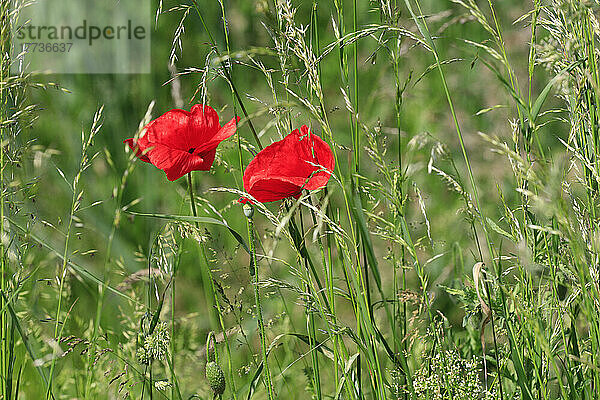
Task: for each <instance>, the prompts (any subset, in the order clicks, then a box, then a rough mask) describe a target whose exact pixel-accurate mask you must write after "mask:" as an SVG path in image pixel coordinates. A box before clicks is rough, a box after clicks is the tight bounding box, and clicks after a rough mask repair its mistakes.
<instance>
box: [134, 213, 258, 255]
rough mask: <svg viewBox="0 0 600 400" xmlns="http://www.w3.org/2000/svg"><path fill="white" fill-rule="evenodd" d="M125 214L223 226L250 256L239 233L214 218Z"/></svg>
mask: <svg viewBox="0 0 600 400" xmlns="http://www.w3.org/2000/svg"><path fill="white" fill-rule="evenodd" d="M125 212H126V213H127V214H130V215H135V216H138V217H150V218H158V219H166V220H169V221H180V222H199V223H203V224H211V225H220V226H223V227H225V228H227V230H229V232H230V233H231V234H232V235H233V237H234V238H235V239H236V240H237V241H238V243H239V244H240V245H241V246H242V247H243V248H244V250H246V252H247V253H248V254H250V249H249V248H248V245H246V242H245V241H244V239H243V238H242V236H241V235H240V234H239V233H237V232H236V231H235V230H234V229H233V228H231V227H230V226H229V225H228V224H227V222H225V221H220V220H218V219H216V218H211V217H193V216H190V215H169V214H150V213H137V212H133V211H125Z"/></svg>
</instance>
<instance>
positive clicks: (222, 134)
mask: <svg viewBox="0 0 600 400" xmlns="http://www.w3.org/2000/svg"><path fill="white" fill-rule="evenodd" d="M239 121H240V117H235V118H233V119H232V120H231V121H229V122H228V123H226V124H225V125H223V127H222V128H221V129H219V131H218V132H217V133H216V134H215V136H213V137H212V139H210V140H209V141H207V142H205V143H203V144H202V145H200V146H198V147H197V148H196V151H201V152H202V151H204V150H206V149H216V148H217V146H218V145H219V143H221V142H222V141H223V140H225V139H227V138H229V137H230V136H232V135H233V134H234V133H235V131H236V130H237V123H238V122H239Z"/></svg>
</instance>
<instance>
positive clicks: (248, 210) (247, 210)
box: [244, 203, 275, 400]
mask: <svg viewBox="0 0 600 400" xmlns="http://www.w3.org/2000/svg"><path fill="white" fill-rule="evenodd" d="M244 215H245V216H246V218H247V219H248V242H249V243H250V244H249V246H250V275H251V276H252V283H253V286H254V301H255V303H256V313H257V320H258V330H259V333H260V348H261V353H262V361H263V367H264V371H265V385H266V386H267V394H268V398H269V400H273V399H274V398H275V395H274V394H273V385H272V382H271V371H270V370H269V363H268V362H267V356H268V354H267V342H266V336H265V325H264V323H263V316H262V307H261V305H260V290H259V287H258V268H257V265H256V251H255V245H254V220H253V219H252V217H253V215H254V208H252V206H251V205H250V204H248V203H246V204H244Z"/></svg>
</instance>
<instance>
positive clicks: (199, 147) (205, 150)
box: [125, 104, 239, 180]
mask: <svg viewBox="0 0 600 400" xmlns="http://www.w3.org/2000/svg"><path fill="white" fill-rule="evenodd" d="M237 121H239V118H234V119H232V120H231V121H230V122H228V123H227V124H226V125H225V126H224V127H221V125H220V124H219V116H218V115H217V112H216V111H215V110H214V109H213V108H212V107H210V106H206V105H201V104H196V105H194V106H193V107H192V110H191V111H190V112H188V111H185V110H180V109H174V110H171V111H168V112H166V113H165V114H163V115H161V116H160V117H158V118H157V119H155V120H154V121H152V122H150V123H149V124H148V125H146V127H145V128H144V133H143V134H142V135H141V136H140V138H139V139H138V140H137V142H136V143H135V149H136V155H137V156H138V157H140V159H142V160H143V161H146V162H150V163H152V164H154V165H155V166H156V167H158V168H160V169H162V170H164V171H165V172H166V173H167V178H168V179H169V180H175V179H178V178H180V177H181V176H183V175H185V174H187V173H188V172H190V171H196V170H202V171H208V170H209V169H210V167H211V166H212V163H213V161H214V159H215V154H216V148H217V146H218V145H219V143H220V142H221V141H223V140H225V139H227V138H228V137H230V136H231V135H233V134H234V133H235V131H236V126H237ZM125 142H126V143H128V144H129V146H130V147H132V148H133V146H134V143H133V140H132V139H127V140H126V141H125ZM144 151H146V153H145V154H144V155H141V154H142V153H143V152H144ZM192 153H193V154H192Z"/></svg>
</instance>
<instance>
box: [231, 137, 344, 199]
mask: <svg viewBox="0 0 600 400" xmlns="http://www.w3.org/2000/svg"><path fill="white" fill-rule="evenodd" d="M334 166H335V160H334V158H333V153H332V152H331V148H330V147H329V145H328V144H327V143H325V142H324V141H323V139H321V138H320V137H318V136H317V135H315V134H314V133H310V132H309V130H308V127H307V126H306V125H303V126H302V127H301V128H300V130H298V129H296V130H294V131H293V132H292V133H290V134H289V135H287V136H286V137H285V138H284V139H283V140H280V141H278V142H275V143H273V144H272V145H270V146H267V147H265V148H264V149H263V150H262V151H261V152H260V153H258V154H257V155H256V157H254V159H253V160H252V161H251V162H250V164H249V165H248V167H247V168H246V171H244V188H245V189H246V192H248V193H249V194H251V195H252V196H254V198H255V199H256V200H258V201H260V202H261V203H266V202H270V201H277V200H282V199H285V198H287V197H295V198H298V197H300V193H301V192H302V189H308V190H316V189H321V188H323V187H325V186H326V185H327V182H328V181H329V178H330V176H331V172H332V171H333V168H334ZM240 201H241V202H243V203H246V202H247V201H248V199H241V200H240Z"/></svg>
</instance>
